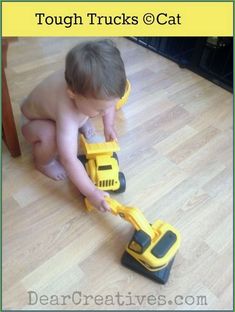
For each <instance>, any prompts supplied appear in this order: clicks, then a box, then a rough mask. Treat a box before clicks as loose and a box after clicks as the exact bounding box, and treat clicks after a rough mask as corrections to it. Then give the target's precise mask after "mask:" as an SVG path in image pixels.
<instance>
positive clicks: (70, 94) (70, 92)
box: [67, 88, 75, 100]
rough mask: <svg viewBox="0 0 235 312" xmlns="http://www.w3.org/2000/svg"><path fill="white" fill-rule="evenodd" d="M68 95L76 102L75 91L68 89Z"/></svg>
mask: <svg viewBox="0 0 235 312" xmlns="http://www.w3.org/2000/svg"><path fill="white" fill-rule="evenodd" d="M67 93H68V96H69V97H70V99H72V100H74V99H75V93H73V91H72V90H71V89H69V88H67Z"/></svg>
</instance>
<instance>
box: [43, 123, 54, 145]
mask: <svg viewBox="0 0 235 312" xmlns="http://www.w3.org/2000/svg"><path fill="white" fill-rule="evenodd" d="M42 140H43V141H44V142H47V143H48V144H55V143H56V128H55V124H54V123H53V122H52V123H48V125H47V127H46V128H45V129H44V131H43V135H42Z"/></svg>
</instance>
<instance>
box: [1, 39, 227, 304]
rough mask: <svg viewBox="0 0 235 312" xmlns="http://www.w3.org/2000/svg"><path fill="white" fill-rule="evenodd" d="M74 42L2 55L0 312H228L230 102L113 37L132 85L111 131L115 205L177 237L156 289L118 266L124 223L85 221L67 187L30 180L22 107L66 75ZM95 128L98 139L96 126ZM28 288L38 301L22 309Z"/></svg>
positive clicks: (26, 45) (19, 45)
mask: <svg viewBox="0 0 235 312" xmlns="http://www.w3.org/2000/svg"><path fill="white" fill-rule="evenodd" d="M79 40H81V39H78V38H20V39H19V40H18V41H16V42H13V43H11V44H10V47H9V53H8V69H7V79H8V83H9V89H10V94H11V99H12V103H13V110H14V115H15V118H16V123H17V129H18V133H19V137H20V143H21V148H22V156H21V157H19V158H16V159H13V158H11V157H10V156H9V153H8V151H7V150H6V149H5V147H4V146H3V174H2V178H3V194H2V195H3V206H2V210H3V306H4V308H5V309H6V308H8V309H29V310H30V309H47V310H49V309H55V310H69V309H72V310H76V309H80V310H81V309H96V310H99V309H120V310H123V309H132V310H133V309H134V310H139V309H173V310H177V309H178V310H179V309H184V310H203V309H204V310H206V309H219V310H223V309H231V308H232V201H233V196H232V165H233V163H232V136H233V124H232V122H233V121H232V113H233V110H232V94H231V93H229V92H227V91H225V90H224V89H222V88H220V87H218V86H216V85H214V84H213V83H211V82H209V81H207V80H205V79H204V78H202V77H199V76H198V75H196V74H194V73H192V72H190V71H188V70H186V69H181V68H179V67H178V66H177V65H176V64H175V63H173V62H171V61H169V60H167V59H165V58H163V57H161V56H159V55H157V54H155V53H153V52H151V51H148V50H147V49H145V48H143V47H140V46H138V45H136V44H135V43H133V42H131V41H129V40H127V39H124V38H119V39H114V40H115V41H116V42H117V45H118V47H119V48H120V50H121V52H122V55H123V59H124V61H125V64H126V71H127V74H128V78H129V80H130V81H131V84H132V92H131V96H130V98H129V101H128V103H127V104H126V105H125V107H124V108H123V110H122V111H119V112H118V114H117V123H116V125H117V130H118V133H119V138H120V139H119V140H120V145H121V151H120V152H119V160H120V167H121V169H122V171H123V172H124V173H125V175H126V179H127V190H126V192H125V193H124V194H121V195H115V196H114V197H115V198H116V199H117V200H119V201H120V202H122V203H124V204H128V205H134V206H137V207H139V208H140V209H141V210H142V211H143V212H144V214H145V215H146V217H147V218H148V220H149V221H150V222H153V221H155V220H156V219H158V218H160V219H163V220H165V221H167V222H169V223H171V224H172V225H174V226H175V227H177V228H178V229H179V230H180V232H181V235H182V245H181V248H180V251H179V253H178V254H177V256H176V259H175V263H174V266H173V269H172V271H171V276H170V279H169V282H168V284H167V285H165V286H160V285H158V284H156V283H154V282H152V281H151V280H148V279H147V278H144V277H142V276H141V275H138V274H137V273H134V272H131V271H130V270H128V269H126V268H124V267H122V266H121V264H120V258H121V255H122V253H123V251H124V247H125V244H126V243H127V242H128V241H129V239H130V237H131V235H132V228H131V226H130V225H129V224H128V223H126V222H124V221H122V220H121V219H120V218H119V217H114V216H112V215H110V214H105V215H104V214H100V213H98V212H93V213H91V214H87V213H86V212H85V209H84V205H83V201H82V197H81V196H80V195H79V193H78V192H77V191H76V189H75V187H74V186H73V185H72V184H71V183H70V182H68V181H63V182H54V181H52V180H50V179H48V178H47V177H45V176H43V175H42V174H40V173H39V172H37V171H36V170H35V169H34V167H33V164H32V160H31V154H30V146H29V145H27V144H26V143H25V141H24V139H23V138H22V135H21V134H20V131H19V127H20V126H19V105H20V102H21V101H22V100H23V98H24V97H25V96H26V95H27V94H28V93H29V92H30V90H32V88H33V87H34V86H35V85H36V84H37V83H39V82H40V81H41V80H42V79H43V78H44V77H46V76H47V75H48V74H50V73H51V72H53V71H54V70H56V69H58V68H60V67H63V66H64V56H65V53H66V52H67V51H68V50H69V49H70V48H71V47H72V46H74V45H75V44H76V43H77V42H78V41H79ZM83 40H84V39H83ZM95 124H96V127H97V129H98V132H100V133H101V130H102V127H101V122H100V120H96V121H95ZM30 291H31V292H36V293H37V297H36V295H35V293H31V304H29V303H30V302H29V301H30V294H29V292H30ZM79 292H80V293H79ZM62 295H64V296H65V295H69V296H71V298H69V297H66V298H65V297H64V299H63V297H62ZM72 295H74V302H73V301H72ZM98 295H99V296H100V297H99V296H98ZM40 296H41V302H40ZM51 296H53V297H51ZM88 296H90V297H88ZM92 296H93V297H92ZM96 296H98V297H96ZM118 296H119V299H118ZM121 296H122V297H121ZM138 296H139V297H138ZM141 296H143V297H141ZM148 296H150V299H149V297H148ZM153 296H154V297H153ZM179 296H180V297H179ZM120 298H121V299H120ZM153 298H155V299H156V301H153V300H154V299H153ZM79 300H80V302H79ZM149 302H150V303H149ZM63 303H64V304H63ZM151 304H154V305H151Z"/></svg>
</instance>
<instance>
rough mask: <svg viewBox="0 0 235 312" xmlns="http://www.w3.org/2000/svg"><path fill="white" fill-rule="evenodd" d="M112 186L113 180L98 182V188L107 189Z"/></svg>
mask: <svg viewBox="0 0 235 312" xmlns="http://www.w3.org/2000/svg"><path fill="white" fill-rule="evenodd" d="M113 185H114V180H105V181H100V182H99V187H108V186H113Z"/></svg>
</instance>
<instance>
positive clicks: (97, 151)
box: [78, 135, 126, 193]
mask: <svg viewBox="0 0 235 312" xmlns="http://www.w3.org/2000/svg"><path fill="white" fill-rule="evenodd" d="M80 145H81V148H82V152H83V153H84V155H80V156H78V158H79V160H80V161H81V162H82V163H83V165H84V166H85V169H86V171H87V173H88V176H89V177H90V179H91V180H92V182H93V183H94V184H95V185H96V186H97V187H98V188H99V189H101V190H103V191H113V192H116V193H122V192H124V191H125V189H126V179H125V176H124V174H123V173H122V172H120V171H119V163H118V157H117V154H116V153H115V152H117V151H119V150H120V148H119V145H118V144H117V142H115V141H112V142H103V143H88V142H87V141H86V139H85V137H84V136H83V135H81V139H80Z"/></svg>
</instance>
